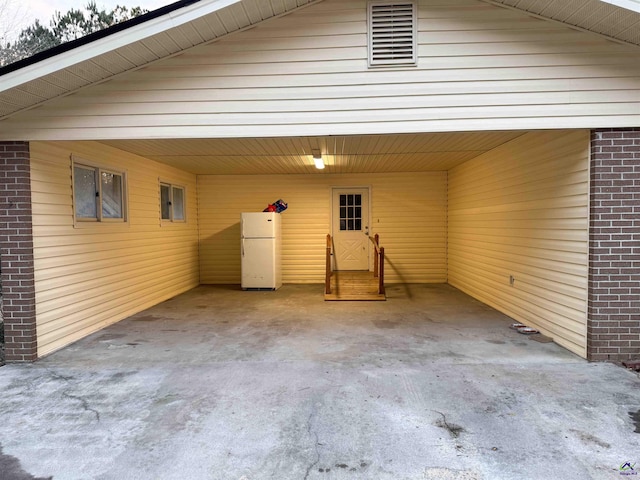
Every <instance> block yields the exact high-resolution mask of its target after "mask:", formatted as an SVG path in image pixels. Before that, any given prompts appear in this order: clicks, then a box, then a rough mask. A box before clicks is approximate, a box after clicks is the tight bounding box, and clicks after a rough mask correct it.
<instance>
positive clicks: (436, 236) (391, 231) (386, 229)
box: [198, 172, 446, 284]
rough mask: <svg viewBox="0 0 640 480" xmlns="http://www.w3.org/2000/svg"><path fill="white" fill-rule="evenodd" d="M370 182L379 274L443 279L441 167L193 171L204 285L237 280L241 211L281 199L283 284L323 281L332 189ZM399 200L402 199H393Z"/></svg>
mask: <svg viewBox="0 0 640 480" xmlns="http://www.w3.org/2000/svg"><path fill="white" fill-rule="evenodd" d="M333 186H336V187H339V186H354V187H359V186H370V187H371V195H372V205H371V211H372V223H371V225H370V227H371V228H370V233H371V234H372V235H373V234H375V233H378V234H380V236H381V243H382V245H383V246H385V249H386V253H387V258H388V261H389V263H388V265H387V277H386V280H387V282H389V283H394V282H415V283H432V282H444V281H446V173H444V172H437V173H418V174H355V175H306V176H305V175H302V176H301V175H285V176H253V175H246V176H214V175H201V176H199V177H198V187H199V189H198V192H199V197H198V198H199V200H198V201H199V206H200V258H201V263H200V265H201V273H200V277H201V280H202V282H203V283H236V284H237V283H240V227H239V221H240V213H241V212H243V211H261V210H262V209H263V208H264V207H266V205H267V204H268V203H270V202H273V201H275V200H276V199H277V198H282V199H284V200H285V201H287V202H288V203H289V208H288V210H286V211H285V212H284V213H282V230H283V245H282V254H283V258H282V262H283V279H284V282H285V283H322V282H324V269H325V247H326V235H327V234H328V233H330V230H331V226H330V224H331V208H330V205H331V187H333ZM400 198H402V199H403V201H402V205H398V199H400Z"/></svg>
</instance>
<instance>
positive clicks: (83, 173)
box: [73, 162, 125, 222]
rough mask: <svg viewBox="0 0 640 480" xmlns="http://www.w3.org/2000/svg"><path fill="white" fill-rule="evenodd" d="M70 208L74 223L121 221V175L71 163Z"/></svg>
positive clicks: (122, 200) (122, 183)
mask: <svg viewBox="0 0 640 480" xmlns="http://www.w3.org/2000/svg"><path fill="white" fill-rule="evenodd" d="M73 206H74V211H75V218H76V220H81V221H94V222H108V221H120V222H124V221H125V175H124V173H123V172H117V171H112V170H108V169H103V168H100V167H92V166H89V165H83V164H81V163H75V162H74V164H73Z"/></svg>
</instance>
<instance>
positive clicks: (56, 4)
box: [0, 0, 176, 35]
mask: <svg viewBox="0 0 640 480" xmlns="http://www.w3.org/2000/svg"><path fill="white" fill-rule="evenodd" d="M175 1H176V0H95V2H96V5H97V6H98V8H99V9H100V10H102V9H104V10H107V11H110V10H113V8H114V7H116V6H117V5H118V4H120V5H124V6H126V7H142V8H146V9H147V10H155V9H156V8H160V7H162V6H164V5H169V4H171V3H174V2H175ZM88 2H89V0H0V7H2V6H4V7H5V8H0V16H2V17H3V18H0V24H1V25H0V26H3V27H4V30H7V31H5V32H0V34H9V35H11V34H14V35H15V34H17V33H19V32H20V30H22V29H23V28H25V27H28V26H29V25H32V24H33V22H35V20H36V18H37V19H39V20H40V23H42V24H43V25H47V26H48V25H49V20H50V19H51V17H52V16H53V15H54V13H55V12H56V11H58V12H60V13H63V14H64V13H66V12H68V11H69V10H70V9H72V8H75V9H82V8H83V7H84V6H85V5H86V4H87V3H88Z"/></svg>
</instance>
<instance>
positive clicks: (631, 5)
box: [600, 0, 640, 12]
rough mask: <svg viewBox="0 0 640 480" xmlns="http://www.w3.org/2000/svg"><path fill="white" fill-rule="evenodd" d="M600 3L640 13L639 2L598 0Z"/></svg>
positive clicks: (636, 0)
mask: <svg viewBox="0 0 640 480" xmlns="http://www.w3.org/2000/svg"><path fill="white" fill-rule="evenodd" d="M600 1H601V2H605V3H610V4H611V5H615V6H617V7H621V8H626V9H627V10H632V11H634V12H640V1H639V0H600Z"/></svg>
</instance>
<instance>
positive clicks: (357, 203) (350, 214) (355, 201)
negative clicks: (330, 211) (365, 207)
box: [340, 195, 362, 230]
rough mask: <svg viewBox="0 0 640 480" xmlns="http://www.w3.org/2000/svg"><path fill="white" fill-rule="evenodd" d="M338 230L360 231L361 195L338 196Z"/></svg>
mask: <svg viewBox="0 0 640 480" xmlns="http://www.w3.org/2000/svg"><path fill="white" fill-rule="evenodd" d="M340 230H362V195H340Z"/></svg>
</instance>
